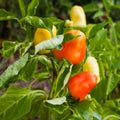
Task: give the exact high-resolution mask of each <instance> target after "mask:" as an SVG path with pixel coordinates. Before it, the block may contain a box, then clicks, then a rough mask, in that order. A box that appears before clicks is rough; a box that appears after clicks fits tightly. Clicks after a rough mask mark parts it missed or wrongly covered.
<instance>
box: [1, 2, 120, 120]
mask: <svg viewBox="0 0 120 120" xmlns="http://www.w3.org/2000/svg"><path fill="white" fill-rule="evenodd" d="M18 4H19V12H20V13H21V16H19V17H18V16H17V15H15V14H14V13H13V12H11V11H7V10H5V9H0V21H1V22H2V21H6V20H8V21H12V23H13V24H14V23H16V22H17V23H18V25H19V29H21V30H22V32H24V35H25V37H24V39H22V40H21V39H19V37H16V40H9V41H8V40H4V41H2V48H1V50H0V53H1V56H2V58H3V59H4V60H8V59H9V58H10V57H11V56H13V55H16V54H17V59H16V60H15V61H14V62H13V63H12V64H10V65H8V67H7V68H6V69H5V70H4V71H3V72H2V73H1V74H0V89H1V91H2V92H1V94H0V120H31V119H32V120H34V118H38V119H40V120H118V119H120V114H119V113H120V88H119V85H120V30H119V27H120V21H119V20H117V21H115V20H114V19H113V18H114V17H113V14H112V15H111V13H112V12H111V10H112V9H114V10H116V9H117V10H119V11H120V7H119V2H118V3H115V2H114V1H113V0H109V1H107V0H103V1H102V2H101V3H100V4H102V7H101V5H100V4H97V5H98V6H95V4H92V3H90V4H87V5H85V6H83V9H84V11H85V13H86V15H87V18H88V17H89V14H90V15H91V14H93V16H92V19H93V20H96V21H98V22H97V23H92V22H88V23H87V25H86V26H85V27H80V26H79V27H76V26H68V27H67V26H66V25H65V20H61V19H58V18H57V17H51V16H50V17H38V16H37V15H36V11H37V8H38V6H39V4H40V1H39V0H31V1H30V2H29V3H28V4H25V1H24V0H18ZM91 6H92V7H91ZM53 26H55V27H56V29H57V34H56V35H55V36H53V33H52V28H53ZM37 28H42V29H46V30H47V32H48V31H49V32H50V34H51V36H52V37H50V39H48V40H45V41H42V42H40V43H38V44H37V45H35V44H34V34H35V31H36V29H37ZM69 30H70V31H71V30H73V31H74V30H78V31H82V32H83V33H84V34H85V36H86V51H85V52H86V55H85V56H84V58H83V60H82V61H80V62H79V63H77V64H74V63H71V62H70V61H69V59H66V58H63V56H62V59H61V60H59V59H58V58H56V57H55V56H54V55H53V51H54V49H57V50H62V48H63V47H64V46H62V45H63V44H65V43H66V42H69V41H70V40H73V39H77V38H79V37H81V36H79V35H73V34H65V33H66V32H67V31H69ZM22 35H23V34H19V36H22ZM20 38H23V37H20ZM71 49H72V47H71ZM74 49H75V48H74ZM41 50H50V52H49V53H47V54H41V53H40V52H39V51H41ZM69 53H70V52H69ZM63 54H64V53H63ZM72 54H73V53H71V54H69V55H70V56H71V55H72ZM88 56H92V57H93V58H95V60H96V62H97V63H95V64H98V66H99V82H98V81H96V76H95V75H94V74H93V73H90V72H83V71H84V70H83V66H84V64H85V63H86V60H88V59H87V58H88ZM73 59H74V58H73ZM87 63H90V67H91V65H92V64H93V65H94V61H93V63H92V62H89V61H87ZM3 66H4V64H3V62H1V63H0V69H1V68H2V67H3ZM86 66H89V65H86ZM98 66H97V68H94V69H97V71H98ZM86 69H87V68H85V71H86ZM91 69H92V71H94V70H93V68H91ZM92 71H91V72H92ZM80 73H81V74H80ZM84 73H85V74H84ZM97 73H98V72H97ZM83 74H84V75H83ZM89 74H90V75H91V76H90V77H89ZM77 75H78V76H79V75H80V76H82V77H83V76H85V77H83V78H84V79H85V80H84V79H83V80H82V81H81V82H80V83H82V84H81V85H80V84H79V82H78V81H79V79H80V78H78V76H77ZM87 75H88V76H87ZM73 76H76V77H77V79H78V80H77V79H76V78H75V77H74V79H75V80H76V81H77V84H79V85H78V86H77V84H76V81H74V84H73V83H71V84H72V85H71V86H72V87H71V86H70V83H69V82H72V80H73ZM92 76H94V85H91V86H92V88H91V87H90V88H89V87H87V85H89V84H88V83H87V82H86V84H85V83H84V81H87V80H86V79H88V78H89V79H88V81H89V82H90V80H91V79H92ZM71 79H72V80H71ZM69 80H71V81H69ZM92 80H93V79H92ZM20 81H23V82H24V83H25V84H27V85H26V86H25V87H23V86H19V85H17V83H19V82H20ZM43 81H46V84H47V83H48V84H49V87H48V88H47V89H42V87H37V86H35V84H41V83H42V82H43ZM68 81H69V82H68ZM68 83H69V84H68ZM83 83H84V84H83ZM90 83H91V82H90ZM91 84H92V83H91ZM84 85H85V87H84ZM74 86H77V87H78V89H76V88H73V87H74ZM80 87H81V90H82V91H80V90H79V88H80ZM68 88H69V89H68ZM88 88H89V91H87V92H86V90H87V89H88ZM77 90H78V91H77ZM71 91H72V92H76V91H77V94H76V93H75V95H79V94H82V95H83V96H84V97H82V100H81V97H80V96H81V95H79V96H77V97H76V98H77V99H76V98H74V95H73V94H72V95H71ZM78 98H79V99H78Z"/></svg>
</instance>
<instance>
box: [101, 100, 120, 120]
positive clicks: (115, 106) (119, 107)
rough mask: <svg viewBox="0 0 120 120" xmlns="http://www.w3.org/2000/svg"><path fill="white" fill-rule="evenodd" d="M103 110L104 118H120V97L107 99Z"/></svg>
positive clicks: (106, 119)
mask: <svg viewBox="0 0 120 120" xmlns="http://www.w3.org/2000/svg"><path fill="white" fill-rule="evenodd" d="M103 110H104V111H103V117H104V119H103V120H118V119H119V118H120V114H119V113H120V99H115V100H107V101H106V102H105V104H104V106H103Z"/></svg>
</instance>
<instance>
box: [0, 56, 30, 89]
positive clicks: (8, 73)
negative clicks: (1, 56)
mask: <svg viewBox="0 0 120 120" xmlns="http://www.w3.org/2000/svg"><path fill="white" fill-rule="evenodd" d="M27 61H28V54H26V55H24V56H22V57H21V58H20V59H19V60H17V61H16V62H15V63H13V64H12V65H10V66H9V67H8V68H7V69H6V70H5V71H4V72H3V73H2V74H1V75H0V88H3V87H4V85H5V84H7V83H9V79H10V78H11V77H14V76H15V75H17V74H18V73H19V71H20V70H21V69H22V68H23V67H24V66H25V64H26V63H27Z"/></svg>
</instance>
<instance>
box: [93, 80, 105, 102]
mask: <svg viewBox="0 0 120 120" xmlns="http://www.w3.org/2000/svg"><path fill="white" fill-rule="evenodd" d="M106 79H107V78H106ZM106 79H102V80H101V81H100V83H99V84H97V86H96V87H95V88H94V89H93V90H92V91H91V96H92V98H95V99H96V100H97V101H99V102H100V101H101V100H103V99H104V98H105V96H106V89H107V88H106V85H107V80H106Z"/></svg>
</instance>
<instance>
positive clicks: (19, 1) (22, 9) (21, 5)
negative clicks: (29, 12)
mask: <svg viewBox="0 0 120 120" xmlns="http://www.w3.org/2000/svg"><path fill="white" fill-rule="evenodd" d="M18 3H19V7H20V10H21V14H22V17H25V15H26V6H25V3H24V0H18Z"/></svg>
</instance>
